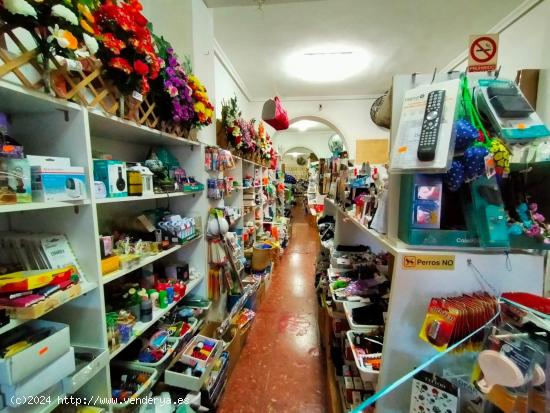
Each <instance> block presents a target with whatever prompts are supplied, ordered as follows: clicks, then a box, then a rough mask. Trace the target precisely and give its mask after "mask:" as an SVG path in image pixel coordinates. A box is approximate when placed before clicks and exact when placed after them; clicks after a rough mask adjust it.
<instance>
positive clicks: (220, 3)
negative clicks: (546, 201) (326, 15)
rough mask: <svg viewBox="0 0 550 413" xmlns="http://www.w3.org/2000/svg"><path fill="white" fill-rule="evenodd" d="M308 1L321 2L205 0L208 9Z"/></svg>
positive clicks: (295, 1)
mask: <svg viewBox="0 0 550 413" xmlns="http://www.w3.org/2000/svg"><path fill="white" fill-rule="evenodd" d="M306 1H320V0H263V1H261V0H260V1H259V0H204V2H205V3H206V5H207V6H208V7H212V8H213V7H233V6H239V7H240V6H250V5H253V6H256V7H258V6H259V4H260V3H262V7H263V6H268V5H271V4H277V3H298V2H306Z"/></svg>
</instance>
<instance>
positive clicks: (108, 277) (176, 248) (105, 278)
mask: <svg viewBox="0 0 550 413" xmlns="http://www.w3.org/2000/svg"><path fill="white" fill-rule="evenodd" d="M201 238H202V234H201V235H199V236H198V237H195V238H193V239H192V240H190V241H187V242H185V243H183V244H181V245H175V246H173V247H172V248H169V249H167V250H166V251H162V252H159V253H158V254H155V255H151V256H149V257H145V258H142V259H141V260H139V262H138V263H137V264H136V265H132V266H131V267H129V268H124V269H120V270H117V271H113V272H111V273H109V274H106V275H104V276H103V279H102V280H101V281H102V284H103V285H105V284H108V283H110V282H111V281H114V280H116V279H118V278H120V277H124V276H125V275H127V274H130V273H131V272H134V271H136V270H139V269H140V268H143V267H145V266H146V265H148V264H152V263H153V262H155V261H158V260H160V259H162V258H164V257H167V256H168V255H171V254H173V253H174V252H176V251H179V250H180V249H182V248H185V247H186V246H188V245H190V244H192V243H193V242H195V241H197V240H199V239H201Z"/></svg>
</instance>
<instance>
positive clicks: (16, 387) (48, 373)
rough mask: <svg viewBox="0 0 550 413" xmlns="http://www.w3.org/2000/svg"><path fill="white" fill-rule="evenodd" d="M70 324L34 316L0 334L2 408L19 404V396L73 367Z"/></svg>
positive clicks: (55, 381) (54, 381) (48, 384)
mask: <svg viewBox="0 0 550 413" xmlns="http://www.w3.org/2000/svg"><path fill="white" fill-rule="evenodd" d="M75 367H76V365H75V350H74V349H73V347H71V341H70V334H69V326H68V325H66V324H62V323H55V322H51V321H46V320H34V321H31V322H29V323H27V324H25V325H23V326H21V327H20V328H19V329H17V330H13V331H10V332H8V333H6V334H3V335H2V336H0V396H2V400H3V401H2V403H1V405H2V408H4V407H8V410H11V409H9V407H13V408H16V407H19V408H22V409H25V408H24V407H21V404H22V403H21V401H20V399H19V398H20V397H31V398H32V397H35V396H38V395H40V394H41V393H42V392H44V391H45V390H47V389H48V388H50V387H52V386H54V385H56V384H59V383H60V382H61V381H62V380H64V379H65V378H66V377H67V376H69V375H71V374H72V373H73V372H74V371H75Z"/></svg>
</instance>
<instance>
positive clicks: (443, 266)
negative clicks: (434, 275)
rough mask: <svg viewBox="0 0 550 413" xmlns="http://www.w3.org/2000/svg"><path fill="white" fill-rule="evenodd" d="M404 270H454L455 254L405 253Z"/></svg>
mask: <svg viewBox="0 0 550 413" xmlns="http://www.w3.org/2000/svg"><path fill="white" fill-rule="evenodd" d="M401 264H402V266H403V269H404V270H454V269H455V256H454V255H417V254H415V255H404V256H403V262H402V263H401Z"/></svg>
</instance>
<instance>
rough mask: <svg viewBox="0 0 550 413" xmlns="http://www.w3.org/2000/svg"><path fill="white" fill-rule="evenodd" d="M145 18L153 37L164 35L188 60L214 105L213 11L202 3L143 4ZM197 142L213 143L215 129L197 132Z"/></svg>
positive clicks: (193, 0) (177, 0)
mask: <svg viewBox="0 0 550 413" xmlns="http://www.w3.org/2000/svg"><path fill="white" fill-rule="evenodd" d="M142 3H143V12H144V15H145V16H146V17H147V18H148V19H149V20H150V21H151V22H152V23H153V27H154V30H155V32H156V33H158V34H160V35H163V36H164V37H165V38H166V39H167V40H168V41H169V42H170V43H171V44H172V46H173V47H174V50H175V51H176V53H177V54H178V55H179V56H180V57H181V58H183V56H185V55H187V56H189V57H190V58H191V62H192V65H193V72H194V73H195V74H196V75H197V76H198V78H199V79H200V80H201V82H202V83H203V84H204V86H205V87H206V90H207V92H208V96H209V98H210V100H211V101H212V102H214V103H215V102H216V89H215V64H214V19H213V17H212V10H211V9H208V8H207V7H206V5H205V4H204V2H203V1H202V0H186V1H180V0H163V2H162V6H159V4H158V3H159V1H158V0H142ZM199 140H200V141H202V142H205V143H207V144H215V143H216V125H215V122H213V124H212V125H210V126H209V127H206V128H203V129H202V130H201V131H200V132H199Z"/></svg>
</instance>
